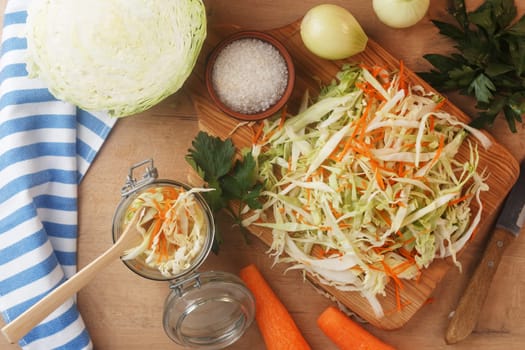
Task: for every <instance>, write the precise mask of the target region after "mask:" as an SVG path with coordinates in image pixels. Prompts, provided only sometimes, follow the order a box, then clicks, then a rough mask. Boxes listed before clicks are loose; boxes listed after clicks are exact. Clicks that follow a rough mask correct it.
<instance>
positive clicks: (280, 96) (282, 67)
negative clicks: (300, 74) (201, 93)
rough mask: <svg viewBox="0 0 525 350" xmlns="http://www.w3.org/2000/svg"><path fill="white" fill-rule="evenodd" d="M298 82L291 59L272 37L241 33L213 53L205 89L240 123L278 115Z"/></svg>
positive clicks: (259, 33) (209, 61) (256, 33)
mask: <svg viewBox="0 0 525 350" xmlns="http://www.w3.org/2000/svg"><path fill="white" fill-rule="evenodd" d="M294 81H295V68H294V65H293V62H292V58H291V56H290V54H289V53H288V51H287V50H286V48H285V47H284V45H282V44H281V43H280V42H279V41H278V40H277V39H275V38H274V37H273V36H271V35H269V34H267V33H263V32H257V31H242V32H238V33H236V34H234V35H232V36H230V37H228V38H227V39H225V40H223V41H222V42H221V43H219V44H218V45H217V46H216V47H215V49H214V50H213V51H212V53H211V55H210V57H209V60H208V65H207V69H206V86H207V88H208V92H209V94H210V97H211V98H212V100H213V101H214V102H215V104H216V105H217V106H218V107H219V108H220V109H221V110H222V111H223V112H225V113H226V114H228V115H230V116H232V117H235V118H237V119H241V120H260V119H264V118H267V117H269V116H271V115H273V114H275V113H276V112H277V111H278V110H280V109H281V108H282V107H283V106H284V105H285V104H286V102H287V101H288V99H289V97H290V95H291V93H292V90H293V85H294Z"/></svg>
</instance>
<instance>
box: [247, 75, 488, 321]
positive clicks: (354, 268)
mask: <svg viewBox="0 0 525 350" xmlns="http://www.w3.org/2000/svg"><path fill="white" fill-rule="evenodd" d="M337 78H338V79H337V80H335V81H334V82H333V83H332V84H331V85H329V86H327V87H326V88H325V89H324V90H323V91H322V92H321V95H320V96H319V99H318V101H316V102H315V103H314V104H312V105H311V106H309V107H308V106H307V107H306V108H305V109H304V110H302V111H301V112H300V113H299V114H298V115H296V116H293V117H290V118H288V119H287V120H286V121H285V122H284V123H283V122H282V120H265V121H264V122H263V123H264V124H263V134H262V136H261V138H260V140H262V141H260V142H258V143H256V144H255V145H254V146H253V148H252V154H253V155H254V157H255V158H256V159H257V162H258V174H259V177H260V180H261V181H262V182H264V184H265V190H264V192H263V200H264V205H263V208H262V209H261V210H259V211H255V212H252V213H251V215H250V216H248V217H247V218H246V221H245V222H244V223H245V224H249V225H257V226H262V227H267V228H270V229H271V230H272V234H273V243H272V246H271V248H270V250H271V252H272V254H273V255H274V256H275V258H276V261H281V262H291V263H292V267H291V268H299V269H303V270H304V271H307V272H309V273H311V274H313V275H315V276H317V277H318V278H319V280H320V281H321V282H322V283H325V284H328V285H331V286H334V287H336V288H338V289H340V290H343V291H359V292H360V293H361V294H362V295H363V296H364V297H365V298H367V299H368V300H369V302H370V304H371V306H372V307H373V309H374V311H375V313H376V314H377V315H378V316H381V315H383V312H384V311H383V310H382V307H381V305H380V303H379V301H378V299H377V296H378V295H384V294H385V287H386V285H387V283H388V282H389V281H391V280H393V281H394V282H395V286H396V288H400V287H401V283H402V282H401V281H402V280H403V279H414V278H417V277H418V276H419V274H420V273H421V271H422V269H424V268H426V267H428V266H429V265H430V264H431V263H432V261H433V260H434V259H435V258H437V257H448V256H451V257H452V259H453V260H454V262H456V263H457V260H456V254H457V252H458V251H459V250H460V249H461V248H462V247H463V246H464V245H465V243H466V242H467V241H468V240H469V238H470V237H471V236H472V234H473V232H474V230H475V228H476V226H477V224H478V222H479V219H480V215H481V210H482V203H481V200H480V197H479V196H480V192H481V191H486V190H488V186H487V185H486V183H485V179H484V175H483V174H480V173H479V172H478V163H479V157H478V150H477V147H478V146H477V144H476V143H475V142H472V140H470V139H468V140H467V142H466V144H465V145H464V147H467V149H468V151H467V152H462V154H463V153H467V156H466V159H463V158H465V157H464V156H461V157H460V156H458V151H459V148H460V147H461V146H462V145H463V144H464V141H465V140H466V138H467V135H468V134H469V133H470V134H471V135H472V136H473V137H474V138H475V139H476V140H478V142H479V143H480V144H481V145H482V147H490V144H491V141H490V140H489V139H488V138H487V137H486V136H485V135H484V134H483V133H481V132H480V131H477V130H475V129H471V128H469V127H468V126H467V125H465V124H464V123H462V122H461V121H459V120H458V119H457V118H456V117H454V116H452V115H450V114H449V113H447V112H444V111H442V110H441V109H440V108H439V107H440V102H441V101H442V97H440V96H437V95H435V94H432V93H426V92H424V91H423V89H422V88H421V87H420V86H414V87H408V86H407V84H406V83H405V82H404V77H403V76H401V75H400V74H391V73H390V72H387V71H385V69H382V68H378V67H369V68H363V67H359V66H352V65H348V66H345V67H344V68H343V69H342V71H341V72H339V74H338V76H337ZM472 201H476V206H477V212H475V213H474V212H472V210H473V208H474V207H476V206H474V205H473V206H471V202H472ZM457 264H458V265H459V263H457ZM398 305H400V302H399V301H398Z"/></svg>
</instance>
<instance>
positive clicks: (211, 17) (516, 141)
mask: <svg viewBox="0 0 525 350" xmlns="http://www.w3.org/2000/svg"><path fill="white" fill-rule="evenodd" d="M5 2H6V0H1V2H0V3H1V4H2V6H5ZM205 3H206V6H207V10H208V25H209V27H210V28H212V27H213V26H215V25H218V24H221V23H234V24H238V25H240V26H242V27H245V28H251V29H258V30H265V29H271V28H276V27H280V26H283V25H286V24H288V23H290V22H292V21H294V20H296V19H298V18H300V17H301V16H302V15H303V14H304V13H305V12H306V11H307V10H308V9H309V8H310V7H312V6H313V5H315V4H318V3H322V1H313V0H302V1H298V0H295V1H294V0H271V1H257V0H243V1H228V0H216V1H211V0H207V1H205ZM331 3H336V4H340V5H342V6H345V7H346V8H348V9H350V10H351V11H352V13H353V14H354V15H355V17H356V18H357V19H358V20H359V22H360V23H361V24H362V26H363V28H364V29H365V31H366V32H367V34H368V35H369V36H370V37H371V38H373V39H374V40H375V41H377V42H378V43H379V44H381V45H382V46H383V47H384V48H386V49H387V50H388V51H390V53H392V54H393V55H394V56H395V57H397V58H399V59H402V60H404V62H405V64H406V66H408V67H409V68H410V69H412V70H415V71H422V70H426V69H428V68H429V66H428V64H427V63H426V61H425V60H424V59H423V58H422V55H423V54H426V53H446V52H450V51H451V50H452V49H451V42H449V41H447V40H446V39H444V38H443V37H441V36H440V35H439V34H438V33H437V30H436V28H435V27H434V26H433V25H432V24H431V23H430V19H442V20H446V21H449V20H450V19H449V18H448V17H447V13H446V3H447V1H446V0H432V4H431V7H430V10H429V12H428V14H427V16H426V17H425V18H424V19H423V21H422V22H420V23H419V24H417V25H416V26H414V27H412V28H409V29H403V30H399V29H398V30H395V29H390V28H388V27H386V26H384V25H382V24H381V23H380V22H379V21H378V20H377V18H376V17H375V15H374V13H373V11H372V8H371V6H372V5H371V1H362V0H346V1H331ZM480 3H481V1H477V0H472V1H467V4H468V6H469V7H470V8H473V7H475V6H477V5H478V4H480ZM516 3H517V5H518V7H519V13H520V14H522V13H524V12H525V1H521V0H519V1H516ZM448 97H449V98H450V99H451V100H452V101H453V102H454V103H455V104H456V105H458V106H459V107H460V108H462V109H463V110H464V111H465V112H467V113H474V107H473V106H474V102H473V101H472V100H471V99H468V98H465V97H461V96H458V95H455V94H450V95H448ZM197 122H198V120H197V116H196V113H195V110H194V109H193V106H192V103H191V99H190V96H189V94H188V93H187V92H186V91H184V89H183V90H181V91H179V92H178V93H176V94H175V95H173V96H171V97H169V98H168V99H167V100H165V101H164V102H162V103H161V104H159V105H158V106H156V107H154V108H152V109H150V110H149V111H146V112H144V113H142V114H140V115H136V116H132V117H128V118H125V119H121V120H119V121H118V122H117V124H116V126H115V128H114V130H113V131H112V133H111V135H110V137H109V139H108V140H107V141H106V143H105V144H104V146H103V148H102V150H101V151H100V153H99V155H98V156H97V158H96V160H95V162H94V163H93V165H92V166H91V168H90V170H89V172H88V174H87V175H86V177H85V179H84V180H83V182H82V184H81V186H80V188H79V241H78V252H79V260H78V264H79V268H81V267H83V266H85V265H86V264H87V263H89V262H90V261H91V260H93V259H94V258H95V257H97V256H98V255H100V254H101V253H102V252H103V251H105V250H106V249H107V248H108V247H109V246H110V245H111V242H112V240H111V225H112V218H113V213H114V210H115V208H116V206H117V204H118V202H119V201H120V192H119V191H120V188H121V186H122V185H123V184H124V181H125V177H126V175H127V173H128V168H129V166H130V165H131V164H133V163H135V162H137V161H140V160H143V159H146V158H149V157H153V158H154V160H155V164H156V166H157V167H158V170H159V173H160V176H161V177H162V178H171V179H178V180H182V181H186V180H187V178H188V171H189V166H188V165H187V163H186V162H185V160H184V156H185V154H186V152H187V149H188V148H189V146H190V144H191V141H192V140H193V138H194V136H195V135H196V133H197V131H198V123H197ZM518 129H519V131H518V133H516V134H512V133H511V132H509V131H508V129H507V126H506V124H505V122H504V121H503V120H499V121H497V122H496V124H495V125H494V126H493V128H491V129H490V130H489V131H490V133H491V134H492V135H494V136H495V138H496V139H497V140H498V141H499V142H500V143H502V144H503V145H504V146H506V147H507V148H508V149H509V150H510V152H511V153H512V154H513V156H515V157H516V159H518V160H522V159H524V158H525V127H524V125H518ZM218 219H219V228H220V231H221V232H222V234H223V236H224V240H225V242H224V244H223V245H222V248H221V252H220V254H219V255H217V256H216V255H210V257H209V258H208V259H207V261H206V262H205V264H204V266H203V267H202V268H201V270H212V269H213V270H223V271H229V272H232V273H237V272H238V271H239V269H240V268H242V267H243V266H245V265H247V264H250V263H254V264H256V265H257V266H258V267H259V268H260V269H261V271H262V273H263V274H264V275H265V276H266V278H267V279H268V281H269V283H270V284H271V286H272V288H273V289H274V291H275V292H276V293H277V295H278V296H279V297H280V298H281V300H282V301H283V303H284V304H285V305H286V306H287V308H288V309H289V310H290V312H291V313H292V316H293V317H294V318H295V320H296V322H297V324H298V326H299V328H300V329H301V330H302V332H303V334H304V335H305V337H306V339H307V340H308V341H309V343H310V344H311V346H312V348H313V349H319V350H329V349H335V347H334V345H332V344H331V343H330V341H329V340H328V338H326V337H325V336H324V335H323V334H322V333H321V331H320V330H319V329H318V327H317V325H316V318H317V317H318V315H319V314H320V313H321V312H322V311H323V310H324V309H325V308H326V307H327V306H328V305H331V304H332V302H331V301H330V300H328V299H327V298H325V297H324V296H322V295H320V294H319V293H318V292H317V291H315V290H314V289H313V288H312V287H310V286H309V285H308V284H307V283H306V282H303V280H302V277H301V275H300V274H299V273H298V272H295V271H292V272H287V273H286V274H285V273H284V269H285V266H282V265H276V266H272V259H271V258H270V257H268V256H267V254H266V249H267V248H266V246H264V245H263V244H262V243H261V242H260V241H258V239H256V238H253V239H252V240H251V243H250V244H246V243H244V241H243V239H242V236H241V234H240V232H239V230H238V228H237V227H233V226H232V223H231V221H230V219H229V218H228V217H227V216H226V215H223V216H219V217H218ZM485 231H488V228H485ZM522 231H523V230H522ZM485 239H486V235H481V236H480V237H479V238H477V239H476V240H475V241H474V242H473V243H472V244H470V245H469V246H468V247H467V248H466V250H465V251H464V252H463V254H462V256H461V261H462V263H463V272H462V273H460V272H459V271H458V270H457V269H451V270H450V271H449V273H448V274H447V275H446V276H445V278H444V279H443V280H442V282H441V283H440V284H439V286H438V288H436V290H435V292H434V293H433V295H432V300H433V302H431V303H429V304H427V305H425V306H424V307H423V308H422V309H421V310H420V311H419V312H418V313H416V315H415V316H414V317H413V318H412V319H411V320H410V321H409V322H408V323H407V324H406V325H405V326H404V327H403V328H401V329H399V330H395V331H384V330H380V329H377V328H374V327H372V326H370V325H366V324H365V325H364V327H366V328H367V329H368V330H369V331H370V332H372V333H373V334H375V335H376V336H378V337H379V338H381V339H383V340H384V341H386V342H388V343H390V344H392V345H393V346H395V347H396V348H398V349H406V350H412V349H428V350H430V349H465V350H467V349H484V350H496V349H506V350H514V349H515V350H517V349H523V348H524V347H525V238H524V237H519V238H518V239H517V240H516V241H515V243H514V244H513V245H512V246H511V247H510V248H509V249H508V250H507V251H506V254H505V256H504V258H503V260H502V262H501V265H500V267H499V269H498V272H497V275H496V278H495V280H494V282H493V285H492V287H491V289H490V292H489V296H488V300H487V303H486V304H485V306H484V308H483V310H482V312H481V316H480V319H479V322H478V324H477V327H476V329H475V330H474V333H473V334H472V335H471V336H470V337H469V338H467V339H466V340H464V341H463V342H461V343H459V344H456V345H446V343H445V341H444V333H445V329H446V327H447V324H448V317H449V314H450V313H451V311H453V310H454V307H455V305H456V303H457V301H458V298H459V297H460V295H461V293H462V291H463V289H464V287H465V284H466V282H467V279H468V276H469V275H470V273H471V272H472V270H473V268H474V266H475V265H476V263H477V261H478V259H479V257H480V254H481V251H482V248H483V245H484V243H485ZM168 292H169V289H168V284H167V283H163V282H153V281H149V280H145V279H142V278H140V277H138V276H137V275H135V274H134V273H132V272H131V271H130V270H128V269H127V268H126V267H125V266H124V264H122V263H121V262H120V261H115V262H114V263H112V264H111V265H110V266H109V267H108V268H106V269H105V270H104V271H102V272H101V273H100V274H99V275H98V276H97V277H96V279H95V280H93V281H92V282H91V283H90V284H89V285H88V286H86V287H85V288H84V289H83V290H82V291H81V292H80V293H79V294H78V303H79V308H80V311H81V313H82V316H83V318H84V320H85V322H86V324H87V327H88V330H89V332H90V334H91V336H92V339H93V342H94V345H95V348H96V349H101V350H105V349H108V350H121V349H122V350H124V349H126V350H132V349H146V348H150V349H177V346H175V344H174V343H172V342H171V341H170V340H169V339H168V337H167V336H166V335H165V334H164V331H163V329H162V325H161V318H162V311H163V303H164V300H165V298H166V296H167V295H168ZM248 347H249V348H250V349H252V350H258V349H264V344H263V342H262V338H261V336H260V334H259V331H258V329H257V326H256V324H255V323H254V324H253V325H252V326H251V328H250V329H249V330H248V331H247V333H246V334H245V335H244V336H243V338H241V339H240V340H239V341H238V342H237V343H236V344H234V345H232V346H231V347H230V348H229V349H247V348H248ZM0 348H1V349H5V350H13V349H17V348H18V347H17V346H14V345H9V344H7V343H6V342H5V340H4V339H0Z"/></svg>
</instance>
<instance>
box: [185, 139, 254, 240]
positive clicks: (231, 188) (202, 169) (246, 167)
mask: <svg viewBox="0 0 525 350" xmlns="http://www.w3.org/2000/svg"><path fill="white" fill-rule="evenodd" d="M235 154H236V149H235V146H234V145H233V142H232V140H231V139H226V140H222V139H221V138H219V137H214V136H210V135H209V134H207V133H206V132H204V131H200V132H199V133H198V134H197V136H196V137H195V139H194V140H193V142H192V148H190V149H189V150H188V154H187V155H186V161H187V162H188V163H189V164H190V165H191V167H192V168H193V169H195V171H196V172H197V174H198V175H199V176H200V177H201V178H202V179H203V180H204V181H205V182H206V184H207V186H208V187H209V188H214V189H215V191H210V192H204V193H203V196H204V199H205V200H206V202H207V203H208V205H209V206H210V208H211V210H212V211H213V212H214V213H216V212H218V211H220V210H222V209H225V210H227V211H228V212H229V213H230V214H231V216H232V217H233V218H234V220H235V222H236V223H237V224H238V225H239V226H240V228H241V232H242V233H243V234H244V237H245V239H246V240H247V239H248V234H247V231H246V229H245V228H244V227H243V226H242V217H241V210H242V208H243V207H244V206H245V205H248V206H249V207H250V208H251V209H260V208H261V207H262V204H261V203H260V202H259V195H260V193H261V189H262V184H261V183H260V182H258V181H257V168H256V162H255V159H254V158H253V156H252V154H251V153H250V152H246V153H244V154H242V155H241V158H240V159H236V157H235ZM233 201H237V202H238V203H239V206H238V207H237V210H235V209H234V207H233V206H232V205H231V204H232V202H233ZM220 242H221V239H220V238H218V239H217V240H216V242H215V247H214V249H215V250H216V249H217V248H218V244H219V243H220Z"/></svg>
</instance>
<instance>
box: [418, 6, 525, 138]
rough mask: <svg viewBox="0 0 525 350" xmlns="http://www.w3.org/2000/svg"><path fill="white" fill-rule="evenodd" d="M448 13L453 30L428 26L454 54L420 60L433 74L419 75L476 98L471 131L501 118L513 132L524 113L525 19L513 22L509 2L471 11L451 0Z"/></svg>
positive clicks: (445, 25) (513, 11)
mask: <svg viewBox="0 0 525 350" xmlns="http://www.w3.org/2000/svg"><path fill="white" fill-rule="evenodd" d="M449 13H450V14H451V15H452V16H453V17H454V18H455V19H456V21H457V25H453V24H449V23H445V22H440V21H432V22H433V23H434V25H435V26H436V27H437V28H439V32H440V33H441V34H442V35H445V36H447V37H449V38H451V39H452V40H454V41H455V43H456V44H455V47H456V48H457V49H458V51H459V52H458V53H453V54H451V55H450V56H445V55H440V54H428V55H425V56H423V57H424V58H425V59H426V60H427V61H428V62H430V63H431V64H432V65H433V66H434V67H435V68H436V69H433V70H431V71H430V72H422V73H419V75H420V76H421V77H422V78H423V79H425V80H426V81H427V82H429V83H430V84H431V85H433V86H434V87H435V88H436V89H438V90H442V91H450V90H458V91H460V92H461V93H463V94H466V95H469V96H473V97H475V98H476V100H477V104H476V108H477V109H478V111H479V115H478V117H477V118H475V119H474V120H473V122H472V125H473V126H475V127H484V126H490V125H492V124H493V122H494V120H495V118H496V117H497V116H498V115H503V116H504V117H505V119H506V120H507V124H508V127H509V129H510V130H511V131H512V132H516V122H519V123H522V115H523V114H524V113H525V16H522V17H521V18H520V19H519V20H516V21H515V20H514V19H515V18H516V16H517V9H516V6H515V5H514V1H513V0H487V1H485V2H484V3H483V4H482V5H481V6H480V7H478V8H477V9H476V10H474V11H471V12H467V11H466V9H465V1H464V0H453V1H452V6H451V7H450V8H449Z"/></svg>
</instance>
